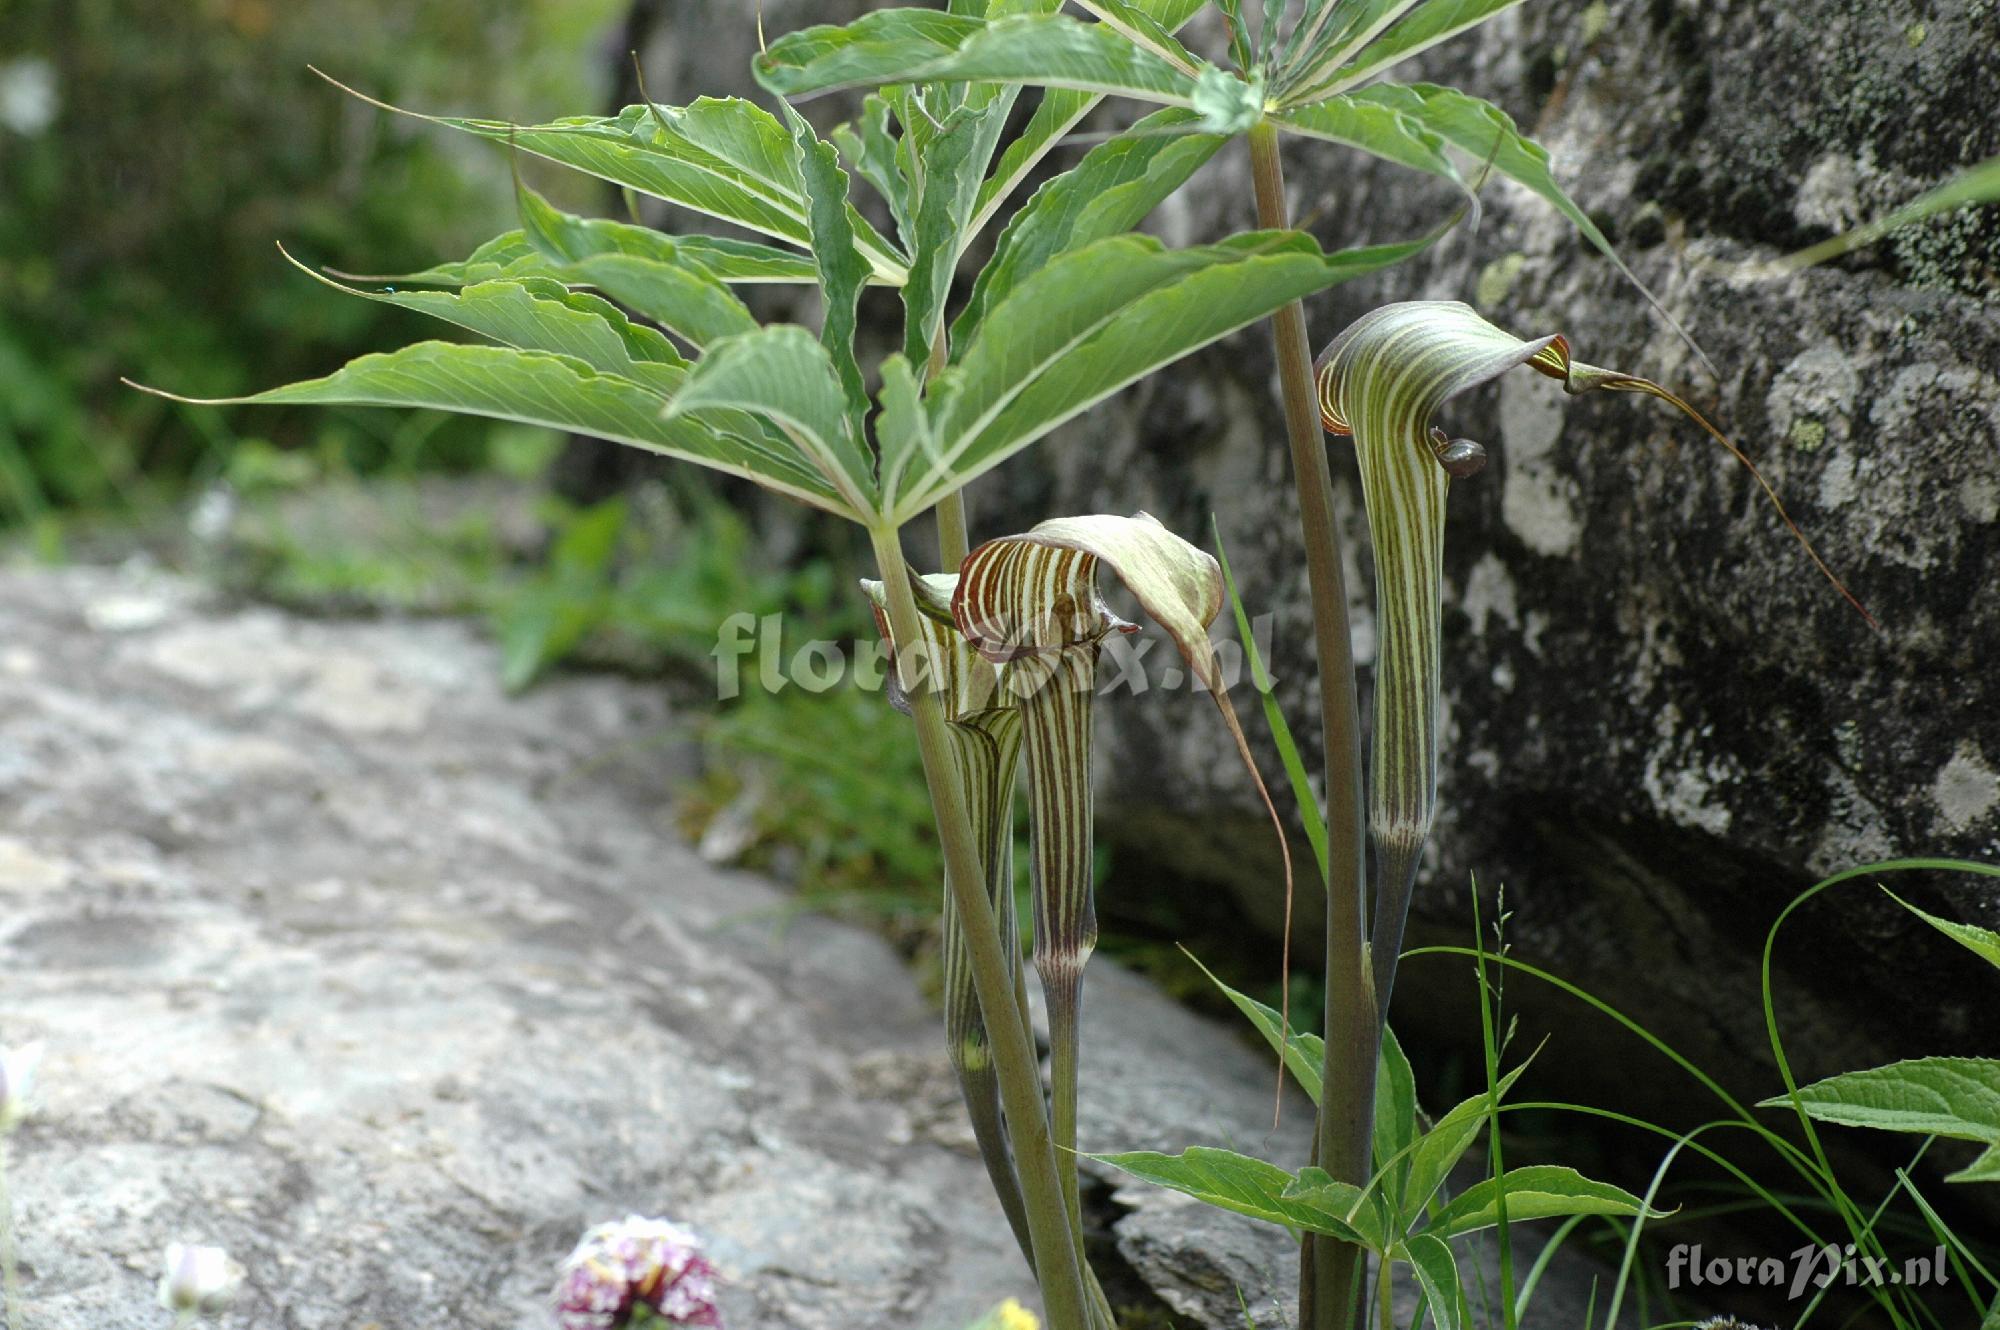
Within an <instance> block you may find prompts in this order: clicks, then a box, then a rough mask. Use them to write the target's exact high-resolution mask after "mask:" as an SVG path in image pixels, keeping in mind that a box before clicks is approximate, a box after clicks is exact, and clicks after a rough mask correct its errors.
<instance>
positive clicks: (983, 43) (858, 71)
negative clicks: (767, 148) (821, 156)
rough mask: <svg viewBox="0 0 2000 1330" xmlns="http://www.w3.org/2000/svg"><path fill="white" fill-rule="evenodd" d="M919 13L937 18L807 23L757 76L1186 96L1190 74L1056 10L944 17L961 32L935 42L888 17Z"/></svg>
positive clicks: (836, 83) (775, 83) (778, 86)
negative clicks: (948, 41) (951, 42)
mask: <svg viewBox="0 0 2000 1330" xmlns="http://www.w3.org/2000/svg"><path fill="white" fill-rule="evenodd" d="M919 13H921V14H927V15H930V16H931V17H932V18H936V17H939V16H938V15H936V13H935V11H928V10H905V9H891V10H878V11H876V12H875V13H873V14H869V15H867V16H866V17H864V18H863V19H861V20H860V21H858V22H857V23H853V24H849V25H847V26H845V27H838V28H829V27H818V28H807V29H804V30H803V31H801V32H796V33H791V34H789V35H787V36H784V37H781V38H779V39H778V40H777V41H775V42H773V43H772V44H771V46H770V49H768V50H767V51H765V52H764V53H763V54H762V55H760V56H758V57H757V63H756V72H757V79H758V81H759V82H760V83H762V84H763V85H764V86H765V87H766V88H769V89H770V90H771V91H772V92H775V93H778V94H780V95H781V96H786V97H805V96H812V95H815V94H818V93H823V92H831V91H834V90H835V89H837V88H851V87H860V86H871V87H872V86H876V85H880V84H889V83H934V82H974V83H976V82H997V83H1021V84H1030V85H1033V86H1036V87H1046V88H1073V89H1076V90H1077V91H1080V92H1094V93H1116V94H1119V95H1121V96H1127V97H1137V98H1139V99H1141V100H1143V101H1152V102H1161V103H1164V104H1166V105H1170V106H1187V105H1189V104H1190V103H1191V102H1192V100H1193V97H1194V83H1195V80H1194V76H1193V75H1192V74H1190V73H1187V72H1184V71H1183V70H1180V69H1176V68H1175V67H1174V66H1173V64H1171V63H1170V62H1169V61H1167V60H1166V59H1164V58H1162V57H1160V56H1158V55H1155V54H1154V53H1153V52H1151V51H1148V50H1146V49H1144V48H1143V47H1140V46H1136V45H1134V44H1133V43H1132V42H1131V41H1130V40H1129V39H1127V38H1126V37H1125V36H1124V35H1123V34H1121V33H1119V32H1116V31H1114V30H1113V29H1112V27H1111V26H1110V25H1108V24H1104V23H1081V22H1078V21H1076V20H1074V19H1070V18H1065V17H1063V16H1062V15H1059V14H1018V15H1011V16H1009V17H1006V18H1000V19H995V20H993V21H990V22H987V21H980V20H971V19H964V18H958V17H952V18H951V22H952V23H953V24H954V25H961V24H962V25H965V26H964V28H963V32H964V35H963V36H962V37H961V38H960V39H959V40H958V42H957V44H956V45H955V46H952V47H951V48H950V49H944V43H943V42H942V41H940V40H939V39H938V38H939V34H940V33H941V31H942V30H941V29H940V28H939V27H938V26H937V25H935V24H933V23H929V22H928V21H926V22H925V23H924V24H923V25H922V26H921V27H920V25H919V24H918V22H917V21H916V20H911V19H892V18H891V17H889V16H891V15H911V14H919ZM864 25H866V26H864ZM857 30H858V31H857ZM956 30H957V29H956V28H954V31H956Z"/></svg>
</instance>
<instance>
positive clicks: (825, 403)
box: [665, 323, 875, 512]
mask: <svg viewBox="0 0 2000 1330" xmlns="http://www.w3.org/2000/svg"><path fill="white" fill-rule="evenodd" d="M717 410H721V411H724V412H735V411H742V412H748V413H750V414H752V415H755V416H761V417H764V418H767V419H770V420H775V421H777V422H778V423H779V424H780V425H781V426H783V427H784V429H785V432H786V433H787V434H788V435H790V436H791V437H792V438H793V439H794V440H796V441H797V443H798V444H799V447H800V449H801V450H802V451H803V452H804V453H805V454H806V455H807V456H809V457H811V458H812V459H813V461H814V463H815V465H816V466H817V468H818V470H819V471H820V473H821V474H822V475H824V476H825V477H826V479H827V481H828V483H830V484H831V485H833V486H834V487H835V488H836V489H837V490H838V491H839V492H840V493H841V495H842V496H843V497H845V498H846V500H847V501H848V503H849V505H850V506H852V508H853V509H854V510H855V511H857V512H869V511H871V510H872V508H873V506H874V505H873V502H872V495H873V493H874V489H875V477H874V468H873V467H872V465H871V464H870V462H869V460H868V456H867V454H866V452H865V451H864V450H863V447H862V444H861V442H860V440H859V439H858V437H857V436H856V435H855V434H854V433H853V432H852V430H851V426H850V423H849V420H848V416H847V403H846V399H845V396H844V395H843V393H842V391H841V387H840V380H839V377H838V376H837V374H836V373H835V370H834V362H833V359H832V357H831V356H829V355H828V354H827V352H826V348H825V347H823V346H822V345H820V343H819V342H818V341H817V340H816V339H815V338H814V337H813V335H812V334H811V333H810V332H808V331H806V330H805V329H804V328H801V327H798V326H797V325H795V324H789V323H780V324H774V325H772V326H770V327H768V328H759V329H757V330H756V331H755V332H748V333H743V334H741V335H739V336H736V337H729V338H725V339H723V340H722V341H720V342H717V343H716V344H715V345H714V346H713V347H711V348H710V349H709V352H708V354H707V355H705V356H703V357H702V358H701V360H700V361H699V362H698V363H697V364H696V365H695V367H694V368H693V370H691V371H690V372H689V373H688V375H687V382H686V383H685V384H684V385H682V387H681V389H680V391H679V392H678V393H676V394H675V395H674V399H673V401H672V403H671V404H669V405H668V406H667V407H666V409H665V419H666V420H668V421H669V422H671V421H674V420H677V419H680V418H682V417H684V416H692V417H694V418H696V419H701V418H703V417H704V416H705V415H707V414H708V413H711V412H714V411H717ZM725 418H726V417H725Z"/></svg>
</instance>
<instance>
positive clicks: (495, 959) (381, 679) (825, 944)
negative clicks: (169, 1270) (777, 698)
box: [0, 570, 1030, 1330]
mask: <svg viewBox="0 0 2000 1330" xmlns="http://www.w3.org/2000/svg"><path fill="white" fill-rule="evenodd" d="M497 677H498V676H497V666H496V664H495V661H494V657H493V653H492V652H491V650H490V649H489V648H487V647H486V646H484V645H483V644H481V643H480V642H479V641H478V640H477V638H476V637H475V635H474V634H472V633H471V632H470V631H468V630H467V629H465V628H463V627H460V626H457V625H452V624H446V623H410V622H394V621H386V622H380V623H365V624H364V623H339V624H317V623H312V622H307V621H300V620H295V619H292V618H289V617H287V616H285V615H283V614H280V613H277V612H274V611H269V610H254V609H253V610H240V611H239V610H232V609H228V608H224V607H219V606H214V605H209V604H207V603H204V601H203V600H202V599H201V598H200V596H199V594H198V593H196V592H195V591H194V590H193V589H192V588H191V587H190V586H189V585H188V584H186V583H182V582H175V581H165V580H160V579H157V578H151V577H133V576H128V575H120V574H107V573H99V572H91V571H85V570H76V571H70V572H63V573H58V574H40V573H6V574H0V901H4V909H0V967H4V973H5V976H6V980H5V987H4V993H0V1039H4V1040H7V1041H9V1042H21V1041H24V1040H27V1039H31V1038H39V1039H44V1040H46V1041H47V1042H48V1045H49V1048H50V1056H49V1060H48V1062H47V1064H46V1066H45V1068H44V1075H43V1086H44V1090H45V1093H44V1096H43V1102H42V1107H41V1111H40V1112H39V1114H38V1115H37V1116H36V1118H34V1119H33V1120H32V1121H31V1122H30V1123H29V1124H28V1125H27V1126H25V1127H24V1128H23V1129H22V1130H21V1132H20V1133H19V1134H18V1135H17V1136H16V1137H15V1138H14V1140H13V1146H14V1161H15V1167H14V1170H13V1182H14V1191H15V1196H16V1201H17V1206H18V1214H19V1218H20V1230H21V1237H22V1256H23V1262H24V1272H25V1287H26V1292H27V1296H28V1298H29V1315H28V1322H29V1324H31V1325H41V1326H45V1327H51V1328H52V1330H68V1328H69V1327H85V1326H88V1327H91V1328H92V1330H111V1328H112V1327H118V1326H127V1325H133V1326H137V1325H156V1324H159V1323H161V1313H159V1312H158V1310H157V1309H156V1308H154V1307H152V1306H151V1279H152V1277H153V1275H154V1273H155V1269H156V1263H157V1262H158V1260H159V1252H160V1249H161V1247H162V1246H163V1245H164V1244H165V1243H167V1242H168V1241H171V1240H176V1239H185V1240H207V1241H214V1242H219V1243H221V1244H223V1245H225V1246H227V1247H228V1248H229V1249H230V1250H231V1251H232V1252H233V1253H234V1254H235V1255H236V1256H237V1257H238V1258H239V1259H240V1260H241V1261H242V1262H243V1263H244V1264H245V1265H246V1266H247V1267H248V1268H249V1270H250V1272H251V1274H250V1282H249V1290H248V1293H247V1295H246V1297H245V1299H244V1302H243V1305H242V1309H241V1311H240V1312H239V1313H237V1314H236V1322H235V1323H237V1324H262V1325H284V1326H291V1327H300V1328H301V1330H305V1328H309V1327H316V1326H329V1327H331V1326H342V1327H351V1326H360V1325H366V1324H371V1323H374V1324H381V1325H388V1326H396V1327H409V1328H410V1330H418V1328H420V1327H430V1326H447V1325H448V1326H454V1327H459V1326H465V1327H471V1326H491V1327H503V1326H504V1327H513V1326H524V1327H525V1326H532V1325H540V1324H544V1323H545V1322H546V1313H545V1312H544V1311H543V1310H542V1305H543V1302H542V1300H543V1298H544V1296H545V1294H546V1290H547V1286H548V1285H549V1284H550V1283H551V1282H552V1278H553V1270H554V1265H555V1262H557V1261H558V1260H560V1258H561V1257H562V1256H563V1255H564V1254H565V1253H566V1252H567V1250H568V1248H569V1246H570V1245H571V1244H572V1243H573V1242H574V1240H575V1238H576V1236H577V1234H578V1233H579V1232H580V1231H581V1229H582V1228H583V1227H585V1226H586V1225H588V1224H590V1223H593V1222H598V1221H601V1220H603V1219H607V1218H615V1217H619V1216H622V1215H624V1214H626V1213H628V1212H632V1211H638V1212H644V1213H649V1214H652V1213H666V1214H669V1215H672V1216H675V1217H677V1218H679V1219H681V1220H683V1221H684V1222H686V1223H688V1224H690V1225H692V1226H694V1227H695V1228H697V1229H698V1230H699V1231H701V1232H702V1233H704V1234H706V1235H707V1238H708V1240H709V1243H710V1251H711V1253H712V1255H713V1256H714V1258H715V1259H716V1261H717V1262H718V1264H719V1265H720V1267H721V1270H722V1272H723V1274H724V1275H725V1277H726V1279H727V1281H728V1283H727V1293H726V1306H727V1309H728V1311H729V1312H730V1313H732V1316H733V1320H734V1323H736V1324H739V1325H746V1326H767V1325H768V1326H800V1327H812V1326H826V1327H834V1326H841V1327H851V1326H856V1325H898V1326H928V1327H939V1328H940V1330H949V1328H950V1327H955V1326H958V1325H962V1324H963V1323H965V1322H967V1321H969V1320H970V1319H972V1318H973V1317H974V1316H975V1315H977V1314H978V1313H980V1312H981V1311H982V1310H983V1309H985V1308H986V1307H988V1306H990V1305H991V1304H992V1303H994V1302H996V1301H997V1300H999V1298H1001V1297H1002V1296H1005V1295H1008V1294H1012V1293H1024V1292H1027V1291H1028V1289H1029V1287H1030V1286H1029V1283H1028V1279H1027V1276H1026V1272H1025V1270H1024V1269H1023V1268H1022V1267H1021V1265H1020V1261H1019V1258H1018V1256H1016V1254H1015V1253H1014V1251H1013V1250H1012V1246H1011V1242H1010V1241H1009V1240H1008V1239H1007V1236H1006V1230H1005V1226H1004V1223H1003V1222H1002V1221H1001V1219H1000V1217H999V1211H998V1209H997V1207H996V1206H995V1205H994V1204H993V1203H992V1202H990V1200H989V1199H988V1196H987V1191H986V1186H985V1182H984V1177H983V1173H982V1171H981V1169H980V1167H979V1165H978V1163H977V1162H976V1160H975V1159H974V1158H972V1157H971V1156H970V1155H968V1153H967V1152H966V1148H965V1143H964V1142H963V1141H961V1140H959V1139H958V1136H960V1135H962V1134H963V1128H962V1127H961V1126H959V1119H958V1116H957V1114H956V1108H955V1103H954V1100H953V1098H952V1094H953V1091H952V1087H951V1081H950V1076H949V1073H948V1071H947V1069H946V1068H945V1066H944V1064H943V1060H942V1058H941V1056H939V1055H938V1053H937V1043H938V1040H937V1037H936V1034H935V1030H934V1027H935V1024H936V1021H935V1018H934V1017H933V1015H932V1013H931V1012H930V1010H929V1009H928V1008H927V1006H926V1004H925V1003H924V1002H923V1000H922V999H921V998H920V997H919V995H918V993H917V991H916V988H915V986H914V984H913V983H912V981H911V980H910V979H909V977H908V976H907V974H906V972H905V970H904V969H903V967H902V965H901V963H900V962H899V960H898V958H897V957H896V955H895V954H894V953H893V952H892V951H891V950H890V949H889V948H888V947H887V946H886V945H885V944H884V943H882V942H881V941H880V940H878V939H877V938H875V937H873V936H871V935H869V934H866V933H863V932H859V931H857V930H854V929H852V928H847V927H841V926H835V925H832V924H828V923H824V922H821V921H818V920H815V919H812V918H810V917H793V916H792V915H791V914H790V912H789V911H788V910H787V909H786V902H785V899H784V897H783V896H782V894H781V893H780V892H778V891H777V890H776V889H775V888H773V887H772V886H770V885H768V884H766V883H764V882H762V881H759V880H756V879H754V878H750V877H746V876H741V875H735V874H729V873H724V872H719V871H717V870H715V869H712V868H710V867H708V866H706V865H704V864H703V863H701V862H700V861H699V859H698V858H697V857H696V856H695V855H694V854H693V852H692V851H691V850H689V849H687V848H686V847H684V846H683V845H681V844H680V843H679V842H678V838H677V837H676V836H675V834H674V832H673V830H672V828H671V825H670V823H669V820H668V816H667V811H666V808H667V805H666V802H665V800H666V795H667V792H668V790H669V789H670V788H671V787H672V785H673V783H674V782H675V780H676V779H677V772H676V761H677V758H676V753H675V750H674V749H673V748H672V747H671V745H670V744H668V743H666V742H664V741H663V739H662V737H661V736H662V734H663V727H664V725H665V722H666V721H667V716H666V713H665V710H664V708H663V706H662V704H661V703H660V701H659V699H658V696H657V694H656V691H655V690H652V689H648V688H645V687H641V686H636V685H633V684H630V683H625V682H615V681H611V680H605V679H582V680H571V681H564V682H558V683H555V684H552V685H550V686H549V687H547V688H544V689H542V690H539V691H538V692H536V693H535V694H534V695H533V696H532V697H530V698H528V699H526V700H523V701H519V702H512V701H509V700H507V699H505V698H504V697H503V696H502V694H501V693H500V691H499V687H498V684H497V682H496V680H497ZM781 925H782V927H781Z"/></svg>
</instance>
